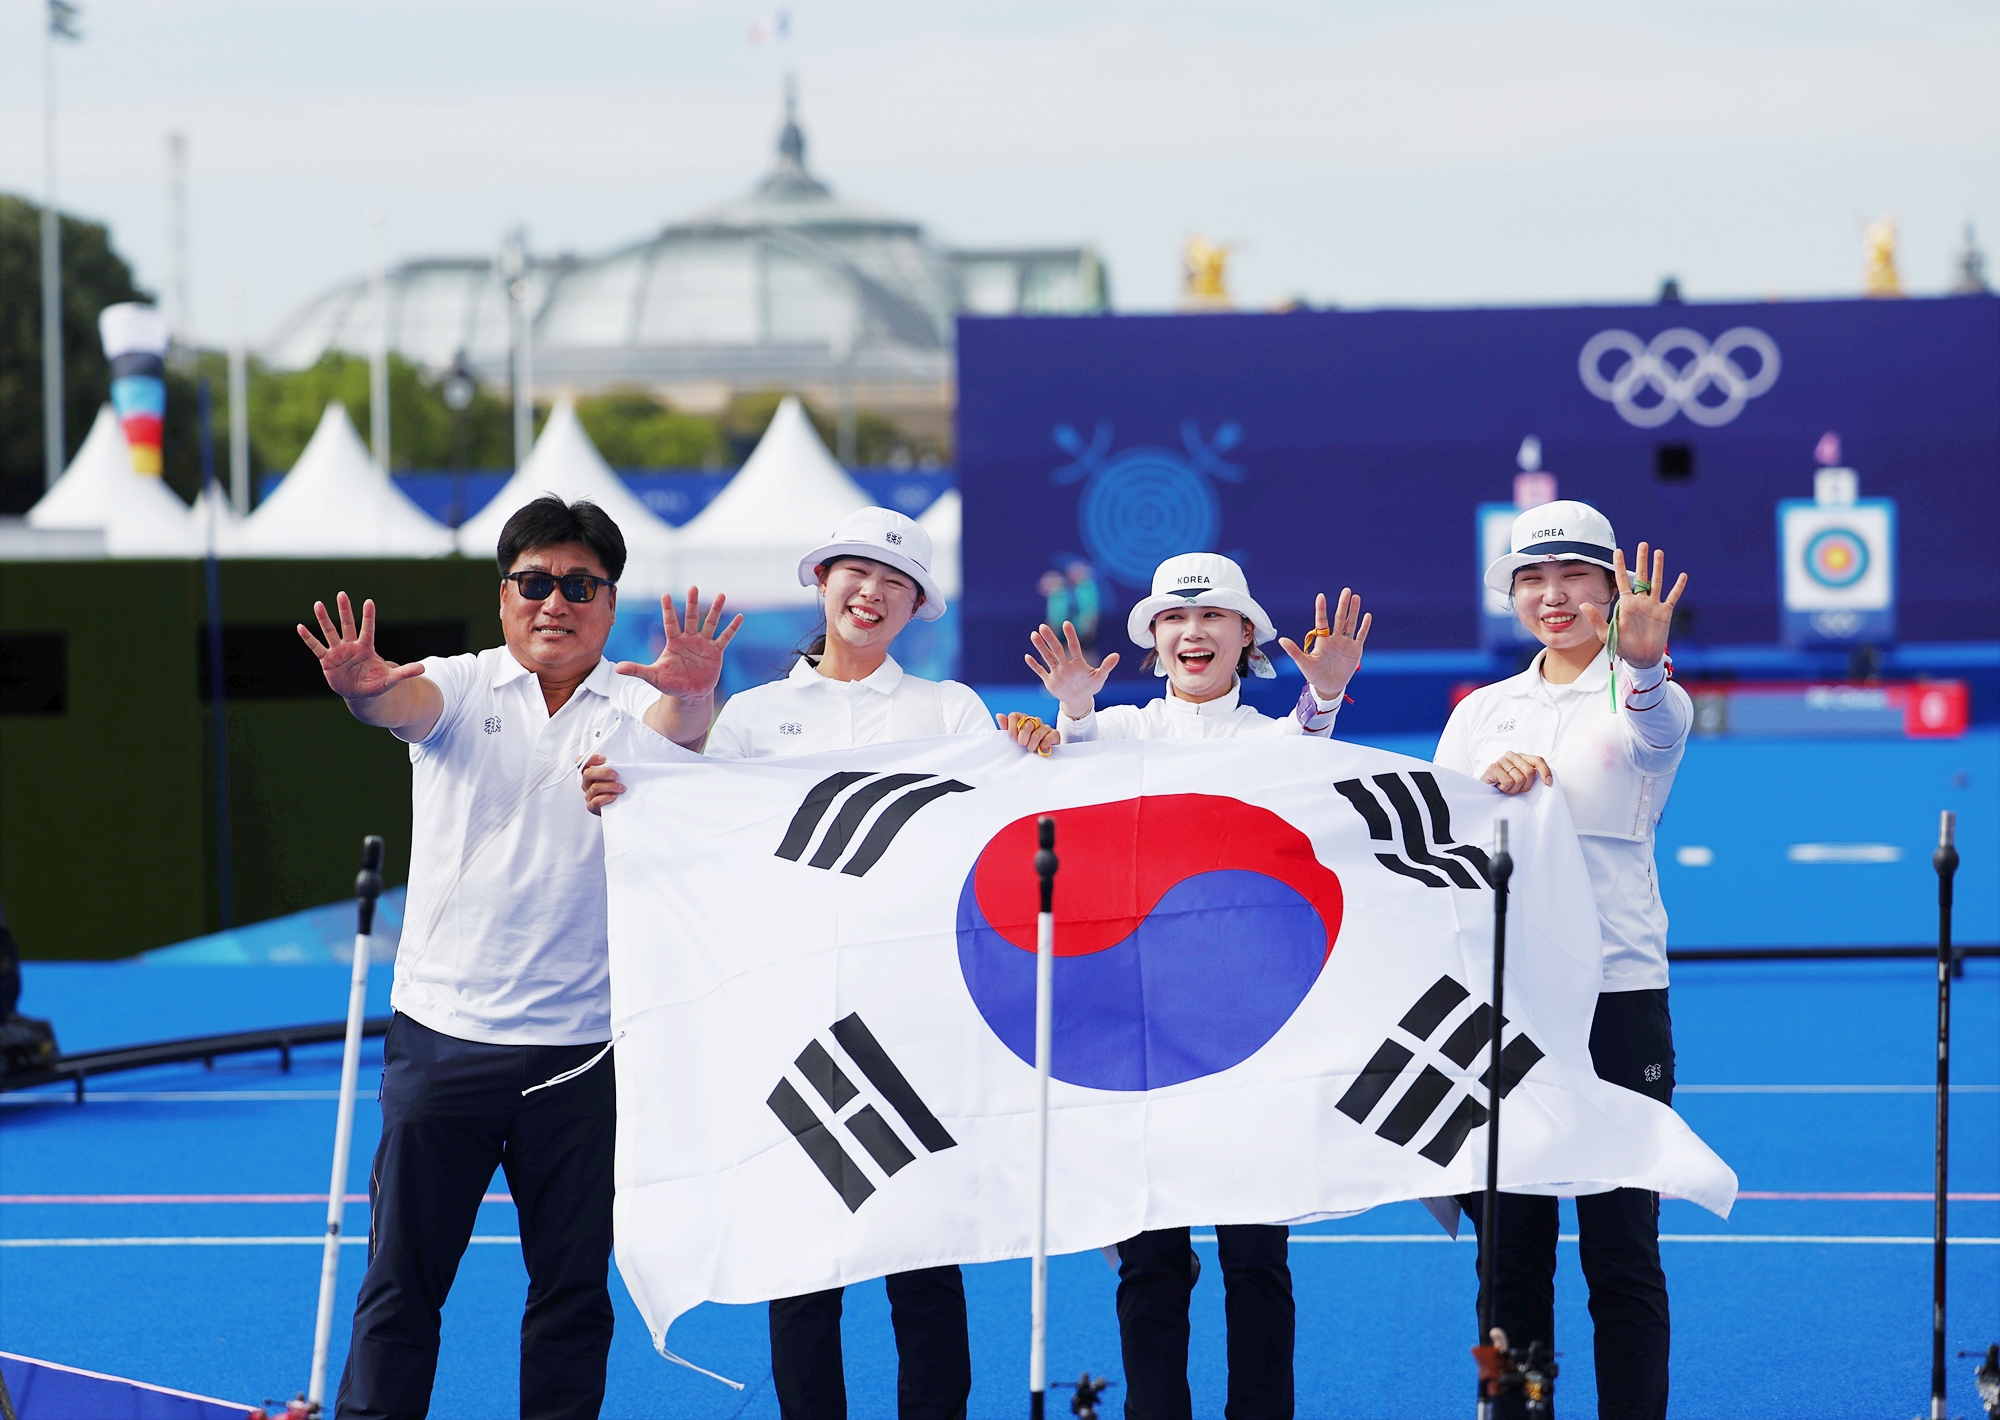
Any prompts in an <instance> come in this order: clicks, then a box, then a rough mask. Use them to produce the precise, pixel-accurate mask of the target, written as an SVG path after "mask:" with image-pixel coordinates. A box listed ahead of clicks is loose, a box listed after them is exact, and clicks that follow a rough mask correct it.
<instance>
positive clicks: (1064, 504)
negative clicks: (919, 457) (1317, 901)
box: [958, 296, 2000, 683]
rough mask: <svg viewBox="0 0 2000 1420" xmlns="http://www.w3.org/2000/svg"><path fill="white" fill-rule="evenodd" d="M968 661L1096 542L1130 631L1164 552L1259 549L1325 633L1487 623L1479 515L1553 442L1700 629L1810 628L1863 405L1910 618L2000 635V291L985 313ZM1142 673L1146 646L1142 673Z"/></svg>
mask: <svg viewBox="0 0 2000 1420" xmlns="http://www.w3.org/2000/svg"><path fill="white" fill-rule="evenodd" d="M958 358H959V405H958V465H959V482H960V487H961V489H962V491H963V494H964V498H965V541H964V568H965V593H964V600H963V606H964V610H965V620H964V622H963V623H962V630H963V635H964V651H963V654H964V675H965V678H966V679H967V680H969V681H972V682H974V683H996V682H997V683H1006V682H1018V681H1020V680H1021V679H1022V678H1023V671H1022V667H1021V653H1022V651H1023V650H1024V649H1025V638H1026V633H1027V630H1028V628H1029V627H1030V626H1032V625H1033V624H1034V622H1035V621H1037V620H1038V619H1039V618H1040V617H1041V615H1042V609H1043V606H1044V604H1045V603H1044V599H1043V596H1042V594H1041V593H1040V592H1038V590H1037V582H1038V580H1039V579H1040V578H1041V577H1042V576H1043V575H1044V574H1045V573H1046V572H1047V571H1049V570H1051V569H1054V568H1060V567H1062V566H1063V565H1064V564H1065V563H1066V562H1067V561H1068V560H1069V559H1072V558H1074V557H1077V556H1079V555H1080V556H1083V557H1087V558H1088V559H1090V561H1091V562H1092V564H1093V565H1094V566H1095V568H1096V569H1097V573H1098V575H1099V577H1100V578H1102V579H1105V580H1106V582H1107V584H1106V585H1105V586H1104V587H1103V592H1104V611H1103V630H1102V633H1101V635H1100V638H1099V641H1100V645H1101V646H1102V647H1103V648H1104V649H1112V648H1115V647H1118V646H1122V645H1123V644H1124V636H1123V621H1124V612H1125V609H1126V608H1128V607H1129V606H1130V605H1131V604H1132V603H1133V601H1134V600H1136V599H1137V596H1138V594H1139V593H1140V591H1141V589H1142V587H1143V586H1144V584H1145V581H1146V579H1147V577H1148V576H1149V575H1150V572H1151V569H1152V567H1153V565H1154V563H1155V562H1156V561H1157V560H1158V559H1159V558H1160V557H1162V556H1164V555H1167V554H1170V553H1174V552H1185V551H1189V550H1194V549H1205V550H1215V551H1221V552H1226V553H1228V554H1229V555H1231V556H1233V557H1235V558H1236V559H1237V560H1238V561H1240V562H1242V563H1243V564H1244V566H1245V568H1246V570H1247V571H1248V573H1249V576H1250V579H1251V585H1252V587H1253V588H1254V589H1255V591H1256V593H1257V595H1258V597H1259V599H1260V600H1261V601H1262V602H1263V603H1264V605H1265V606H1267V607H1269V608H1270V609H1271V611H1272V613H1273V615H1274V616H1276V617H1277V618H1278V619H1279V620H1280V622H1281V625H1282V629H1285V630H1288V631H1290V632H1291V633H1292V634H1293V635H1298V634H1299V633H1301V632H1302V631H1303V630H1304V629H1305V627H1306V626H1307V625H1308V624H1309V618H1310V610H1311V596H1312V594H1313V593H1314V592H1315V591H1319V590H1326V591H1329V592H1334V591H1338V589H1339V588H1340V587H1341V586H1342V585H1343V584H1351V585H1353V586H1354V587H1356V588H1357V589H1360V590H1362V591H1363V592H1364V593H1365V594H1366V597H1367V601H1368V605H1369V607H1370V608H1371V609H1372V610H1373V611H1374V612H1375V613H1376V630H1375V636H1374V639H1373V640H1372V641H1371V645H1375V646H1380V647H1383V648H1445V647H1471V646H1474V645H1476V644H1477V643H1478V628H1477V620H1476V618H1477V614H1478V602H1477V599H1476V587H1475V586H1474V582H1473V569H1472V565H1471V564H1472V561H1473V556H1472V538H1473V532H1472V514H1473V510H1474V508H1475V506H1476V505H1477V504H1479V503H1481V502H1492V501H1496V500H1499V501H1504V500H1507V499H1509V498H1510V497H1511V482H1510V480H1511V477H1512V475H1513V473H1514V471H1515V466H1514V460H1515V451H1516V449H1517V448H1518V447H1519V445H1520V443H1521V440H1522V438H1523V437H1524V436H1526V435H1529V434H1533V435H1536V436H1537V437H1539V438H1540V440H1541V442H1542V446H1543V450H1544V454H1543V463H1544V467H1546V468H1547V469H1549V470H1550V471H1551V472H1553V473H1554V474H1555V475H1556V476H1557V477H1558V479H1559V480H1560V484H1561V493H1562V496H1565V497H1574V498H1582V499H1585V500H1587V501H1589V502H1592V503H1595V504H1596V505H1598V506H1599V507H1600V508H1602V509H1603V510H1604V511H1605V512H1606V513H1607V514H1609V515H1610V517H1611V519H1612V521H1613V523H1614V525H1615V526H1616V527H1617V528H1618V530H1619V533H1620V535H1621V537H1623V538H1624V540H1625V541H1626V543H1627V544H1628V546H1629V544H1632V543H1635V542H1636V541H1637V540H1638V538H1640V537H1641V536H1645V537H1648V538H1651V539H1653V540H1654V541H1656V542H1658V543H1660V544H1662V545H1664V546H1665V547H1666V548H1667V550H1668V554H1669V558H1670V569H1671V570H1686V571H1688V572H1690V573H1691V574H1692V577H1693V585H1692V588H1691V590H1690V593H1689V596H1688V599H1687V605H1688V608H1689V610H1690V612H1691V615H1690V617H1689V618H1688V621H1687V623H1686V624H1685V626H1684V627H1683V629H1682V630H1681V631H1680V632H1679V633H1678V634H1679V636H1680V639H1681V640H1682V641H1683V642H1685V643H1687V644H1690V645H1694V644H1708V645H1745V644H1755V643H1764V644H1769V643H1772V642H1775V641H1777V640H1778V631H1779V627H1778V618H1779V601H1778V597H1779V589H1778V588H1779V577H1778V572H1779V569H1778V557H1777V550H1776V547H1775V545H1774V540H1773V536H1772V523H1773V509H1774V506H1775V504H1776V503H1777V501H1778V500H1779V499H1781V498H1788V497H1810V496H1811V494H1812V475H1813V470H1814V467H1815V464H1814V458H1813V450H1814V446H1815V444H1816V443H1817V441H1818V440H1819V438H1820V436H1821V435H1822V434H1823V433H1825V432H1826V431H1828V430H1835V431H1838V433H1839V434H1840V437H1841V441H1842V444H1843V452H1844V455H1845V457H1844V460H1843V461H1844V462H1845V463H1847V464H1849V465H1851V466H1852V467H1854V468H1855V469H1857V470H1858V471H1859V473H1860V482H1861V492H1862V494H1863V496H1865V497H1878V496H1881V497H1891V498H1895V499H1897V500H1898V501H1899V510H1900V511H1899V534H1898V535H1899V540H1900V546H1901V551H1900V559H1899V560H1900V564H1901V566H1900V582H1901V588H1900V596H1899V603H1900V607H1899V620H1900V634H1901V636H1902V638H1903V639H1904V640H1905V641H1955V642H1963V641H1990V640H1993V639H1995V638H2000V299H1996V298H1994V297H1991V296H1976V297H1950V298H1942V299H1925V300H1896V301H1861V300H1847V301H1812V302H1770V303H1764V304H1757V305H1661V306H1639V307H1613V306H1600V307H1577V308H1564V309H1521V310H1453V311H1443V310H1441V311H1371V312H1356V313H1347V312H1340V311H1293V312H1282V313H1272V314H1260V315H1252V314H1231V315H1221V314H1217V315H1185V316H1100V317H1081V318H1034V317H1031V318H1017V319H980V318H971V317H968V318H963V319H961V321H960V323H959V341H958ZM1138 674H1139V670H1138V657H1137V656H1130V657H1128V658H1127V660H1126V663H1125V666H1124V667H1122V668H1121V669H1120V671H1119V678H1120V679H1125V678H1126V677H1128V676H1136V675H1138Z"/></svg>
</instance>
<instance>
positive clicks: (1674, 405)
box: [1576, 325, 1779, 429]
mask: <svg viewBox="0 0 2000 1420" xmlns="http://www.w3.org/2000/svg"><path fill="white" fill-rule="evenodd" d="M1740 351H1749V352H1750V353H1752V354H1753V355H1755V356H1756V362H1755V363H1756V369H1755V371H1754V372H1746V371H1745V370H1744V368H1743V366H1742V365H1740V364H1739V363H1737V361H1736V358H1735V357H1736V355H1737V353H1738V352H1740ZM1614 355H1615V356H1617V357H1619V363H1617V364H1616V365H1614V366H1613V368H1612V369H1611V370H1610V371H1609V373H1607V372H1606V369H1605V366H1606V364H1607V363H1608V362H1609V360H1610V357H1612V356H1614ZM1576 368H1577V373H1578V374H1579V375H1581V376H1583V387H1584V388H1585V389H1587V390H1589V391H1590V392H1591V393H1592V394H1594V395H1596V396H1597V397H1598V398H1599V399H1603V400H1609V401H1610V402H1611V404H1612V406H1613V407H1614V408H1616V409H1617V411H1618V415H1619V417H1620V418H1622V419H1623V420H1624V421H1625V422H1626V423H1627V424H1632V425H1636V426H1637V427H1638V428H1641V429H1657V428H1658V427H1659V426H1660V425H1662V424H1665V423H1666V422H1667V421H1668V420H1670V419H1672V418H1673V417H1674V416H1675V415H1676V414H1685V415H1686V416H1687V417H1688V418H1689V419H1690V420H1692V421H1693V422H1694V423H1696V424H1699V425H1701V426H1703V427H1704V428H1708V429H1719V428H1721V427H1722V426H1723V425H1724V424H1727V423H1729V422H1730V421H1731V420H1732V419H1734V418H1735V417H1736V416H1737V415H1739V414H1741V413H1742V412H1743V406H1744V405H1745V404H1747V403H1749V402H1750V401H1751V400H1753V399H1755V398H1756V397H1757V396H1758V395H1760V394H1762V393H1764V391H1766V390H1768V389H1769V388H1771V386H1772V385H1774V384H1776V383H1777V382H1778V369H1779V360H1778V345H1777V342H1776V341H1774V340H1772V339H1771V337H1770V336H1768V335H1766V334H1764V332H1763V331H1761V330H1758V329H1756V328H1755V327H1753V326H1747V325H1739V326H1737V327H1735V328H1734V329H1732V330H1725V331H1724V332H1722V334H1721V335H1719V336H1717V337H1716V339H1715V343H1714V344H1713V345H1711V344H1709V342H1708V341H1707V340H1706V339H1704V338H1703V337H1702V335H1701V334H1700V332H1698V331H1693V330H1689V329H1687V328H1686V327H1685V326H1675V327H1674V328H1673V329H1672V330H1663V331H1661V332H1660V333H1659V334H1658V335H1656V336H1654V337H1653V339H1652V343H1651V344H1647V343H1645V342H1643V341H1641V340H1640V339H1639V337H1638V336H1636V335H1634V334H1632V332H1631V331H1629V330H1600V331H1599V332H1598V333H1597V334H1595V335H1593V336H1591V337H1590V339H1589V340H1588V341H1586V342H1584V347H1583V352H1582V353H1581V354H1580V355H1578V356H1577V359H1576ZM1711 394H1713V395H1716V396H1719V399H1718V398H1708V396H1710V395H1711Z"/></svg>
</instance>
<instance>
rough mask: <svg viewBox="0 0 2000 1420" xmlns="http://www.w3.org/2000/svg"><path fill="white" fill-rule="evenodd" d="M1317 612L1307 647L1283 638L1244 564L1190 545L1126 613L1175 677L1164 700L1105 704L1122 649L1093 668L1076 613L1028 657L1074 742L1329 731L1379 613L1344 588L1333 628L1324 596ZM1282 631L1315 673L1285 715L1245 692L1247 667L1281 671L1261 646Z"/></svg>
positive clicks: (1138, 638) (1016, 719)
mask: <svg viewBox="0 0 2000 1420" xmlns="http://www.w3.org/2000/svg"><path fill="white" fill-rule="evenodd" d="M1314 615H1315V625H1314V627H1313V629H1312V630H1311V631H1310V632H1308V633H1307V635H1306V644H1305V645H1304V646H1299V645H1297V644H1296V643H1294V642H1293V641H1291V640H1289V639H1288V638H1285V637H1280V636H1278V633H1277V629H1276V628H1275V627H1274V626H1273V625H1272V624H1271V618H1270V617H1269V616H1268V615H1267V614H1266V613H1265V611H1264V608H1263V607H1261V606H1259V605H1258V603H1257V600H1256V598H1254V597H1252V596H1251V595H1250V583H1249V581H1248V580H1247V579H1246V578H1245V577H1244V575H1243V569H1242V568H1241V567H1238V566H1237V565H1236V564H1235V563H1234V562H1232V561H1230V560H1229V559H1228V558H1227V557H1224V556H1222V555H1221V554H1219V553H1214V552H1185V553H1182V554H1181V555H1180V556H1178V557H1169V558H1168V559H1167V560H1166V561H1165V562H1162V563H1161V564H1160V565H1159V568H1158V569H1157V570H1156V571H1155V572H1154V573H1153V590H1152V593H1151V595H1149V596H1147V597H1146V598H1145V599H1144V600H1142V601H1141V602H1140V603H1139V604H1138V605H1137V606H1135V607H1133V608H1132V611H1131V614H1130V615H1128V616H1127V617H1126V619H1125V631H1126V634H1127V635H1128V636H1130V637H1131V638H1132V644H1133V645H1135V646H1143V647H1145V648H1147V652H1148V655H1147V660H1148V662H1149V663H1150V664H1151V665H1152V667H1153V674H1154V675H1156V676H1161V677H1163V678H1165V680H1166V681H1167V693H1166V694H1165V695H1163V696H1162V697H1161V698H1160V699H1158V700H1155V701H1153V702H1151V703H1150V704H1148V705H1144V706H1131V705H1114V706H1109V707H1107V708H1106V709H1104V710H1102V711H1099V710H1098V709H1097V708H1096V700H1097V692H1098V691H1100V690H1102V689H1103V688H1104V682H1105V679H1106V678H1107V677H1108V676H1109V675H1110V674H1111V672H1112V670H1113V669H1114V668H1115V667H1116V666H1117V665H1118V660H1119V657H1118V653H1117V652H1115V651H1114V652H1112V653H1111V654H1110V655H1108V656H1106V657H1105V658H1104V660H1103V662H1102V663H1101V664H1099V665H1097V666H1095V667H1093V666H1092V665H1091V664H1090V663H1089V662H1088V661H1087V660H1086V659H1085V658H1084V654H1083V647H1082V643H1081V642H1080V641H1079V640H1078V638H1077V634H1076V628H1074V627H1073V626H1071V625H1070V624H1069V623H1068V622H1064V623H1063V628H1062V631H1061V632H1060V633H1058V632H1057V631H1056V630H1055V629H1054V628H1053V627H1050V626H1046V625H1044V626H1042V627H1040V628H1039V629H1037V630H1036V631H1035V632H1034V633H1033V634H1032V635H1031V636H1030V637H1029V640H1030V641H1031V642H1032V643H1033V644H1034V647H1035V650H1036V651H1037V652H1038V653H1039V654H1040V657H1041V659H1039V660H1037V659H1036V658H1035V657H1034V656H1028V657H1026V658H1025V659H1026V661H1027V663H1028V669H1029V670H1031V671H1033V672H1034V673H1035V674H1036V675H1037V676H1039V677H1040V678H1041V682H1042V685H1043V686H1044V687H1045V688H1046V689H1047V690H1048V692H1049V694H1051V695H1053V696H1055V697H1056V699H1057V700H1059V701H1060V702H1061V703H1062V714H1061V716H1060V718H1059V720H1058V728H1059V729H1060V730H1061V732H1062V738H1063V741H1064V742H1065V743H1068V742H1073V741H1075V742H1083V741H1089V740H1096V739H1114V740H1122V739H1177V740H1182V739H1189V740H1198V739H1217V738H1226V737H1231V736H1236V735H1326V734H1330V733H1331V732H1332V730H1333V721H1334V717H1335V716H1336V715H1338V714H1339V713H1340V703H1341V700H1342V699H1343V698H1344V696H1345V695H1346V691H1347V682H1348V681H1349V680H1350V679H1351V678H1352V677H1353V675H1354V670H1355V667H1356V666H1358V665H1360V664H1361V648H1362V645H1363V643H1364V642H1366V641H1367V639H1368V629H1369V627H1370V626H1371V625H1373V623H1374V620H1375V618H1374V617H1373V616H1372V615H1369V616H1364V615H1362V612H1361V598H1360V597H1358V596H1356V595H1354V593H1353V592H1352V591H1351V590H1349V589H1348V588H1345V587H1343V588H1341V591H1340V601H1339V604H1338V606H1337V607H1336V609H1335V612H1334V621H1333V624H1332V625H1331V626H1329V625H1328V624H1327V616H1326V597H1325V595H1324V594H1322V595H1321V596H1320V597H1319V599H1318V602H1317V603H1316V605H1315V608H1314ZM1273 638H1276V639H1277V642H1278V645H1279V646H1280V647H1281V648H1282V649H1283V650H1284V652H1285V654H1286V655H1288V656H1290V657H1291V658H1292V661H1293V663H1294V664H1295V665H1297V666H1298V668H1299V669H1300V671H1302V672H1303V673H1304V675H1305V678H1306V688H1305V689H1304V690H1303V691H1301V692H1300V693H1299V703H1298V706H1297V708H1296V709H1295V710H1294V711H1293V713H1292V714H1290V715H1286V716H1284V717H1282V718H1279V719H1272V718H1271V717H1270V716H1268V715H1265V714H1264V713H1263V712H1262V711H1260V710H1258V709H1256V708H1255V707H1254V706H1250V705H1245V704H1243V702H1242V697H1241V694H1240V691H1241V686H1242V678H1243V677H1244V676H1246V675H1250V676H1257V677H1260V678H1263V679H1270V678H1271V677H1273V676H1275V675H1276V674H1277V672H1276V671H1275V670H1273V669H1272V668H1271V662H1270V659H1269V658H1268V657H1267V656H1265V654H1264V652H1263V650H1262V645H1263V643H1265V642H1267V641H1270V640H1272V639H1273ZM1315 643H1317V644H1315ZM1009 719H1010V721H1011V722H1012V723H1011V724H1010V728H1017V730H1018V727H1020V726H1022V725H1026V726H1028V727H1030V728H1032V727H1033V725H1034V724H1035V723H1037V722H1035V721H1033V720H1032V719H1030V717H1027V716H1018V715H1017V716H1011V717H1009Z"/></svg>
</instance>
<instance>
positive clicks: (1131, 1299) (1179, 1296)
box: [1118, 1224, 1297, 1420]
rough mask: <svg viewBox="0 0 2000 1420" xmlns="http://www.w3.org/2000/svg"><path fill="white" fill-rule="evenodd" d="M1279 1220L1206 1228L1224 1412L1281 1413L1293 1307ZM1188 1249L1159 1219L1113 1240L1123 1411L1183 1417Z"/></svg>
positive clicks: (1186, 1417)
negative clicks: (1216, 1254)
mask: <svg viewBox="0 0 2000 1420" xmlns="http://www.w3.org/2000/svg"><path fill="white" fill-rule="evenodd" d="M1290 1236H1291V1232H1290V1230H1289V1229H1287V1228H1283V1227H1275V1226H1265V1225H1262V1224H1241V1225H1237V1226H1227V1225H1225V1226H1222V1227H1218V1228H1217V1229H1216V1230H1215V1237H1216V1243H1217V1248H1218V1251H1220V1253H1221V1254H1222V1288H1223V1314H1224V1316H1225V1317H1226V1318H1227V1323H1228V1328H1229V1342H1228V1345H1229V1398H1228V1400H1227V1402H1226V1403H1225V1404H1224V1406H1223V1410H1222V1413H1223V1415H1224V1416H1225V1417H1226V1420H1291V1414H1292V1341H1293V1337H1294V1335H1295V1333H1296V1330H1297V1312H1296V1308H1295V1307H1294V1306H1293V1303H1292V1270H1291V1268H1290V1267H1289V1266H1288V1265H1287V1264H1286V1261H1285V1252H1286V1246H1287V1242H1286V1240H1287V1239H1288V1238H1289V1237H1290ZM1193 1291H1194V1253H1193V1251H1192V1249H1190V1247H1189V1246H1188V1229H1186V1228H1160V1229H1157V1230H1155V1231H1153V1232H1148V1233H1141V1234H1139V1236H1137V1237H1136V1238H1127V1239H1126V1240H1125V1241H1124V1242H1122V1243H1120V1244H1118V1340H1119V1345H1120V1349H1121V1350H1122V1351H1123V1353H1124V1361H1125V1387H1126V1389H1125V1415H1126V1417H1127V1420H1190V1417H1191V1416H1192V1414H1193V1401H1192V1400H1191V1399H1190V1397H1189V1395H1188V1378H1187V1373H1188V1299H1189V1297H1190V1295H1191V1294H1192V1293H1193Z"/></svg>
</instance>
